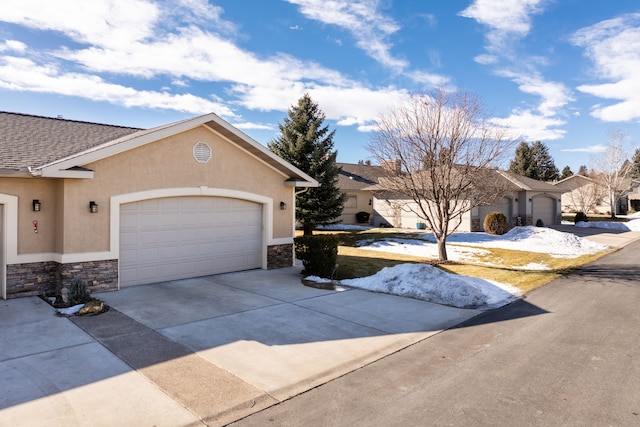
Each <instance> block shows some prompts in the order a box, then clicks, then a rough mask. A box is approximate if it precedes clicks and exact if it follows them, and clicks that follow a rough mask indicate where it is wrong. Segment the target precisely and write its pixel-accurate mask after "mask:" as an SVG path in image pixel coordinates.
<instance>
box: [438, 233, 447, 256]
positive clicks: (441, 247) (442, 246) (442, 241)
mask: <svg viewBox="0 0 640 427" xmlns="http://www.w3.org/2000/svg"><path fill="white" fill-rule="evenodd" d="M437 242H438V259H439V260H440V261H446V260H448V259H449V258H447V238H446V236H445V237H438V238H437Z"/></svg>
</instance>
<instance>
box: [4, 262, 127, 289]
mask: <svg viewBox="0 0 640 427" xmlns="http://www.w3.org/2000/svg"><path fill="white" fill-rule="evenodd" d="M75 279H79V280H82V281H84V282H85V283H86V284H87V286H88V288H87V289H88V290H89V292H92V293H93V292H105V291H115V290H117V289H118V260H117V259H111V260H105V261H87V262H77V263H70V264H60V263H57V262H55V261H47V262H31V263H26V264H9V265H7V298H18V297H28V296H45V295H46V296H55V295H60V293H61V291H62V289H63V288H68V287H69V286H70V285H71V283H72V282H73V281H74V280H75Z"/></svg>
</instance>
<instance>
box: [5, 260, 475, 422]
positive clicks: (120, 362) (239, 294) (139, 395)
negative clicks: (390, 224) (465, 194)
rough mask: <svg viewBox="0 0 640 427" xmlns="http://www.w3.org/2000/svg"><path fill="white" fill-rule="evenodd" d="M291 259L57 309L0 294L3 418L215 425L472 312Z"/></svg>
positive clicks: (359, 364)
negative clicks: (388, 291)
mask: <svg viewBox="0 0 640 427" xmlns="http://www.w3.org/2000/svg"><path fill="white" fill-rule="evenodd" d="M300 278H301V276H300V270H299V268H295V267H292V268H286V269H280V270H271V271H263V270H252V271H246V272H240V273H230V274H224V275H218V276H211V277H205V278H197V279H188V280H182V281H174V282H167V283H160V284H154V285H145V286H136V287H132V288H128V289H123V290H121V291H119V292H113V293H104V294H96V295H95V296H96V297H97V298H100V299H102V300H104V301H105V302H106V303H107V304H109V305H110V306H111V307H112V310H110V311H109V312H107V313H104V314H101V315H97V316H92V317H71V318H63V317H56V316H54V314H53V313H54V310H53V309H52V308H51V307H50V306H49V305H48V304H46V303H44V302H43V301H42V300H40V299H38V298H25V299H17V300H9V301H1V302H0V324H2V325H3V328H2V329H1V330H0V340H1V341H0V342H2V347H1V349H0V390H3V393H2V396H0V420H2V423H3V424H4V423H6V424H7V425H34V426H35V425H49V426H52V425H53V426H57V425H60V426H63V425H64V426H68V425H87V426H89V425H90V426H100V425H104V426H115V425H157V426H162V425H167V426H182V425H224V424H226V423H229V422H232V421H234V420H236V419H239V418H241V417H244V416H246V415H249V414H251V413H253V412H256V411H258V410H260V409H262V408H265V407H267V406H270V405H272V404H275V403H277V402H279V401H282V400H284V399H287V398H289V397H291V396H294V395H296V394H299V393H301V392H304V391H306V390H309V389H311V388H313V387H315V386H317V385H320V384H323V383H325V382H327V381H330V380H332V379H334V378H337V377H339V376H341V375H344V374H346V373H348V372H351V371H353V370H355V369H358V368H360V367H362V366H364V365H366V364H368V363H371V362H373V361H375V360H378V359H380V358H382V357H384V356H386V355H388V354H391V353H393V352H396V351H399V350H401V349H403V348H405V347H407V346H409V345H411V344H413V343H415V342H418V341H420V340H423V339H425V338H427V337H429V336H431V335H433V334H435V333H437V332H439V331H441V330H443V329H446V328H449V327H451V326H453V325H456V324H458V323H460V322H462V321H464V320H466V319H469V318H471V317H473V316H475V315H476V314H477V313H478V312H477V311H475V310H462V309H457V308H451V307H444V306H440V305H436V304H431V303H427V302H423V301H418V300H414V299H409V298H401V297H396V296H392V295H383V294H376V293H370V292H364V291H360V290H345V291H328V290H319V289H314V288H309V287H305V286H303V285H302V284H301V283H300Z"/></svg>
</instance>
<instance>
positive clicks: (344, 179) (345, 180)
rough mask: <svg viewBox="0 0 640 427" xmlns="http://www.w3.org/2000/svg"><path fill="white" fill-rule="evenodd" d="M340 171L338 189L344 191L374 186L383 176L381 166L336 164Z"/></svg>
mask: <svg viewBox="0 0 640 427" xmlns="http://www.w3.org/2000/svg"><path fill="white" fill-rule="evenodd" d="M336 165H337V166H338V167H340V168H342V170H341V171H340V175H338V187H339V188H340V189H341V190H343V191H345V190H362V189H363V188H365V187H368V186H370V185H373V184H376V183H377V182H378V179H380V177H381V176H382V175H383V173H384V172H383V170H382V166H373V165H360V164H353V163H338V162H337V163H336Z"/></svg>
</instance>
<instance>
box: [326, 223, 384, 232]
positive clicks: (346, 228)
mask: <svg viewBox="0 0 640 427" xmlns="http://www.w3.org/2000/svg"><path fill="white" fill-rule="evenodd" d="M373 228H375V227H372V226H370V225H352V224H332V225H319V226H317V227H316V229H317V230H331V231H364V230H371V229H373Z"/></svg>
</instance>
